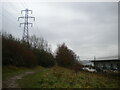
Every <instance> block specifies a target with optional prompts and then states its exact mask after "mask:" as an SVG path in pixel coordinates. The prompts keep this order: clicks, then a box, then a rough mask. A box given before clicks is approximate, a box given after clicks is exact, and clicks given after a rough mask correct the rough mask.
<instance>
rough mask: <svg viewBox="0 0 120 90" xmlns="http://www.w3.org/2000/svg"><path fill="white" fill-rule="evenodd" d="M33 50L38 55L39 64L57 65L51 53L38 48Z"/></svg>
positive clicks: (45, 65) (46, 65)
mask: <svg viewBox="0 0 120 90" xmlns="http://www.w3.org/2000/svg"><path fill="white" fill-rule="evenodd" d="M33 52H34V53H35V55H36V58H37V62H38V65H41V66H43V67H51V66H54V65H55V61H54V57H53V55H52V54H51V53H49V52H46V51H44V50H38V49H34V50H33Z"/></svg>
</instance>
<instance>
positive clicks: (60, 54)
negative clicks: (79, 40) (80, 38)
mask: <svg viewBox="0 0 120 90" xmlns="http://www.w3.org/2000/svg"><path fill="white" fill-rule="evenodd" d="M56 54H57V55H56V62H57V65H59V66H63V67H67V68H72V67H73V66H75V67H78V61H77V58H76V54H75V53H74V52H73V51H72V50H70V49H68V47H67V46H66V45H65V44H64V43H63V44H62V45H59V46H58V49H57V53H56ZM79 65H80V64H79ZM76 69H77V68H76Z"/></svg>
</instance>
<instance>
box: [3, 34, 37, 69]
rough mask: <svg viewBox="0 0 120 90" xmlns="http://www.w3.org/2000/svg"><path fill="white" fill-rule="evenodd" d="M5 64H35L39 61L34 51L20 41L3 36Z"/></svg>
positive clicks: (28, 65)
mask: <svg viewBox="0 0 120 90" xmlns="http://www.w3.org/2000/svg"><path fill="white" fill-rule="evenodd" d="M2 46H3V49H2V57H3V59H2V60H3V61H2V63H3V65H15V66H27V67H32V66H35V65H36V63H37V61H36V59H35V55H34V53H33V52H32V51H31V50H30V49H29V48H28V47H27V46H25V45H23V44H22V43H20V41H17V40H15V39H14V38H9V37H6V36H3V37H2Z"/></svg>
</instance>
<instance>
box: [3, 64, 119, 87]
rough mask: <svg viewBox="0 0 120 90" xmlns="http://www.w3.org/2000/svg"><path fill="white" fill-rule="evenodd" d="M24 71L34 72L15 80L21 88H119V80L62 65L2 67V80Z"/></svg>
mask: <svg viewBox="0 0 120 90" xmlns="http://www.w3.org/2000/svg"><path fill="white" fill-rule="evenodd" d="M26 71H34V72H36V73H34V74H31V75H27V76H24V77H23V78H22V79H19V80H17V83H18V84H19V85H20V87H22V88H68V87H69V88H120V86H119V83H120V81H119V80H118V79H116V78H113V77H111V78H110V76H109V77H108V75H107V76H105V75H102V74H98V73H90V72H85V71H80V72H78V73H75V72H74V71H72V70H69V69H66V68H62V67H52V68H43V67H35V68H31V69H30V68H17V67H12V66H10V67H3V80H5V79H9V77H13V76H15V75H18V74H20V73H24V72H26Z"/></svg>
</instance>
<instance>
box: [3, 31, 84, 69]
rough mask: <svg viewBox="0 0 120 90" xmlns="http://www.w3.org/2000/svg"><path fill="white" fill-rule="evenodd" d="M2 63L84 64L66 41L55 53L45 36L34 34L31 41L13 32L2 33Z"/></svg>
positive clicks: (35, 64) (70, 65)
mask: <svg viewBox="0 0 120 90" xmlns="http://www.w3.org/2000/svg"><path fill="white" fill-rule="evenodd" d="M2 65H3V66H7V65H13V66H17V67H34V66H37V65H40V66H43V67H52V66H55V65H58V66H62V67H66V68H73V67H74V68H76V70H77V69H78V68H80V67H81V66H82V65H81V64H80V63H79V61H78V60H77V55H76V54H75V53H74V52H73V51H72V50H70V49H69V48H68V47H67V46H66V45H65V43H63V44H60V45H59V46H58V47H57V50H56V55H53V53H52V50H51V47H50V45H49V44H48V42H47V41H46V40H45V39H44V38H43V37H36V36H35V35H32V36H30V37H29V43H26V42H25V41H23V40H20V39H19V38H15V37H14V36H12V35H11V34H7V33H3V34H2Z"/></svg>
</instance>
